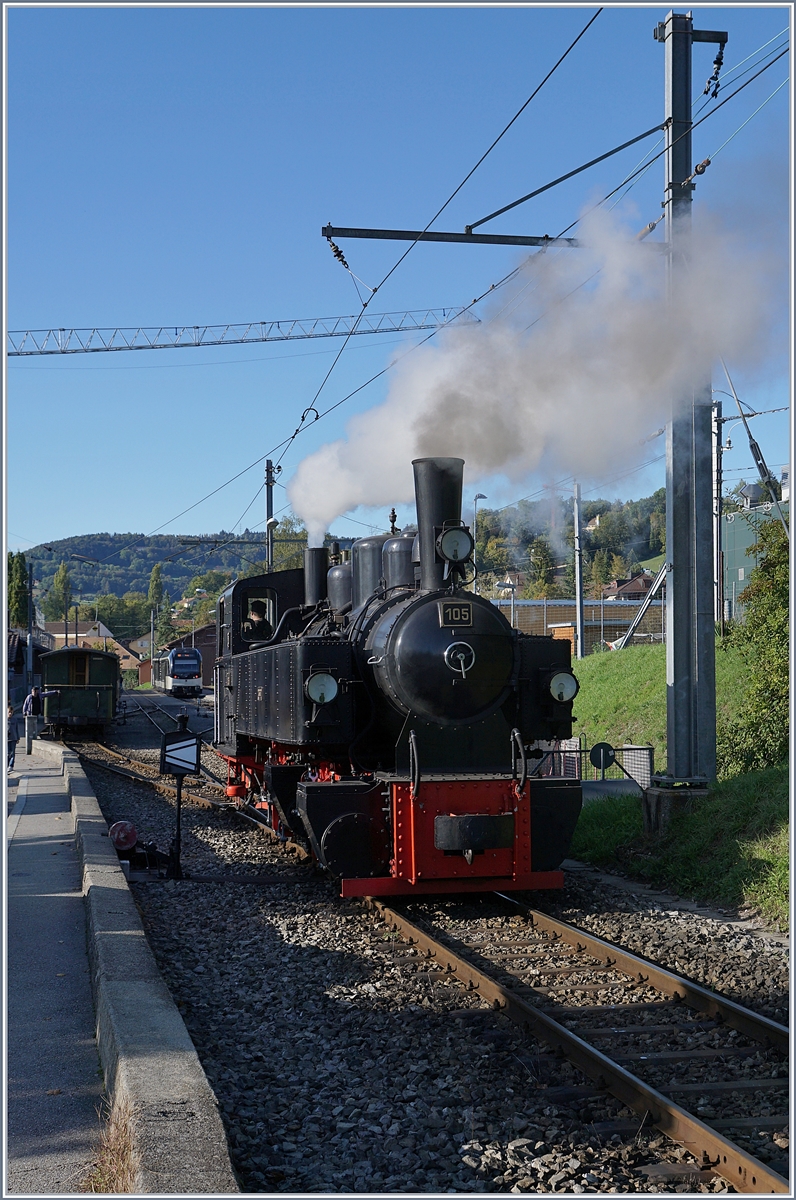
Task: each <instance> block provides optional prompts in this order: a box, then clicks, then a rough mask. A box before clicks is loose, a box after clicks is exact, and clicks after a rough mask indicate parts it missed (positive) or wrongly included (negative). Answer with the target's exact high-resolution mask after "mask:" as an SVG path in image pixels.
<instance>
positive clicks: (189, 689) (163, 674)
mask: <svg viewBox="0 0 796 1200" xmlns="http://www.w3.org/2000/svg"><path fill="white" fill-rule="evenodd" d="M152 686H153V688H155V690H156V691H158V692H165V693H166V695H167V696H201V694H202V655H201V654H200V652H199V651H198V650H197V649H196V648H195V647H194V646H178V647H176V648H175V649H174V650H164V651H163V653H162V654H159V655H158V656H157V657H156V658H155V659H154V661H153V663H152Z"/></svg>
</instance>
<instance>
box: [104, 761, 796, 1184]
mask: <svg viewBox="0 0 796 1200" xmlns="http://www.w3.org/2000/svg"><path fill="white" fill-rule="evenodd" d="M87 773H88V774H89V777H90V779H91V782H92V786H93V787H94V789H95V792H96V794H97V797H98V799H99V801H100V804H101V806H102V808H103V812H104V813H105V816H106V818H107V819H108V820H109V821H112V820H118V819H121V818H125V817H126V818H128V819H132V820H133V821H134V822H135V824H136V825H137V827H138V829H139V833H140V835H141V837H142V838H143V839H145V840H150V839H151V840H154V841H156V842H157V844H158V845H159V846H160V848H161V849H167V848H168V844H169V841H170V839H171V836H172V832H173V825H174V809H173V806H172V805H171V804H170V803H169V801H168V800H167V799H165V798H164V797H162V796H159V795H157V794H156V793H154V792H153V791H152V789H151V788H148V787H146V786H145V785H141V784H137V783H135V782H132V781H129V782H128V781H127V780H124V779H120V778H119V777H116V776H112V775H109V774H107V773H106V772H103V771H102V770H100V769H97V768H92V767H88V768H87ZM183 866H184V867H185V868H186V869H187V870H188V871H191V870H193V871H195V872H197V873H198V872H200V871H201V872H209V871H216V872H217V871H218V870H219V869H220V868H222V867H227V868H229V869H230V870H234V871H235V872H243V873H245V872H246V871H253V870H262V871H267V873H268V874H273V873H274V872H278V871H284V872H286V873H290V874H295V872H296V863H295V860H294V859H293V858H292V857H290V856H287V857H286V856H285V855H284V852H283V851H281V850H280V849H279V848H278V847H276V846H274V845H273V844H272V843H271V841H270V839H269V838H268V837H267V836H265V835H264V834H263V833H262V832H261V831H260V830H258V829H256V828H255V827H254V826H252V825H249V824H247V823H244V822H243V821H242V820H241V818H239V817H237V816H236V815H234V814H229V813H221V814H215V813H208V812H207V811H206V810H201V809H197V808H194V807H193V806H191V805H186V806H184V809H183ZM132 890H133V893H134V895H135V898H136V902H137V904H138V906H139V908H140V910H141V913H142V916H143V920H144V924H145V928H146V930H147V935H148V937H149V939H150V943H151V945H152V948H153V950H154V953H155V955H156V958H157V960H158V963H159V966H160V969H161V971H162V973H163V975H164V978H165V979H166V982H167V983H168V986H169V988H170V989H171V991H172V994H173V995H174V997H175V1000H176V1002H177V1004H178V1006H179V1008H180V1010H181V1012H182V1013H183V1016H184V1018H185V1021H186V1024H187V1026H188V1029H189V1031H190V1033H191V1036H192V1038H193V1040H194V1043H195V1045H196V1047H197V1050H198V1052H199V1056H200V1058H201V1060H202V1062H203V1065H204V1067H205V1070H206V1072H207V1075H208V1078H209V1079H210V1082H211V1085H212V1086H213V1088H214V1090H215V1092H216V1095H217V1097H218V1099H219V1102H220V1106H221V1111H222V1114H223V1117H224V1121H225V1124H226V1128H227V1132H228V1136H229V1140H230V1146H231V1151H232V1157H233V1162H234V1164H235V1167H236V1169H237V1171H238V1172H239V1175H240V1178H241V1181H242V1187H243V1189H244V1190H245V1191H249V1192H262V1191H271V1192H283V1191H284V1192H288V1191H289V1192H299V1193H301V1192H354V1193H365V1192H371V1193H372V1192H384V1191H398V1192H407V1191H412V1192H443V1193H444V1192H458V1191H477V1192H482V1191H496V1192H514V1193H518V1192H532V1193H540V1192H550V1191H565V1192H576V1193H580V1192H598V1191H599V1192H620V1193H627V1192H653V1193H659V1192H661V1191H689V1192H694V1191H712V1192H725V1191H728V1190H730V1189H729V1188H728V1187H727V1185H726V1184H725V1183H724V1182H722V1181H721V1180H710V1181H703V1180H700V1179H698V1178H696V1179H693V1178H691V1181H690V1182H685V1180H688V1179H689V1176H688V1166H687V1164H688V1162H689V1161H690V1160H689V1158H688V1156H687V1155H686V1154H685V1153H684V1152H683V1151H681V1150H680V1149H679V1148H678V1147H676V1146H674V1145H673V1144H672V1143H670V1142H669V1141H668V1139H665V1138H663V1137H662V1136H660V1135H657V1134H656V1133H655V1131H654V1130H653V1131H652V1132H651V1134H650V1135H648V1134H647V1133H646V1132H642V1133H641V1134H640V1135H639V1136H638V1137H637V1138H635V1139H633V1138H631V1139H630V1140H628V1141H624V1140H621V1139H620V1138H619V1137H618V1136H617V1135H613V1137H610V1138H609V1137H605V1136H604V1137H602V1138H601V1137H599V1136H598V1135H597V1134H596V1132H595V1129H594V1123H595V1122H599V1121H603V1120H608V1119H611V1118H614V1117H617V1116H624V1117H630V1114H629V1113H628V1112H627V1110H624V1109H623V1108H622V1106H621V1105H620V1104H619V1102H618V1101H616V1100H614V1099H613V1098H611V1097H607V1098H597V1099H596V1100H595V1099H591V1100H589V1101H588V1103H586V1102H584V1101H581V1100H578V1101H575V1102H573V1103H572V1104H563V1103H558V1104H556V1103H551V1102H550V1100H549V1097H548V1098H546V1096H545V1092H546V1089H547V1088H548V1087H550V1086H561V1085H565V1084H572V1083H578V1082H582V1078H581V1077H579V1076H578V1074H577V1073H576V1072H575V1070H574V1069H573V1068H571V1067H569V1066H568V1065H567V1064H562V1063H561V1062H560V1061H558V1060H556V1059H555V1058H553V1056H552V1055H547V1054H545V1053H544V1051H543V1049H542V1050H541V1051H540V1048H539V1047H538V1045H536V1044H535V1043H533V1042H529V1041H528V1040H527V1039H526V1038H525V1037H524V1035H523V1034H521V1033H520V1032H519V1031H518V1030H517V1029H516V1027H515V1026H513V1025H512V1024H511V1023H510V1022H509V1021H508V1020H507V1019H506V1018H504V1017H502V1016H500V1015H499V1014H496V1013H494V1012H493V1011H491V1010H490V1009H486V1008H484V1007H483V1006H482V1004H481V1002H480V1001H479V1000H478V998H477V997H476V996H475V995H473V994H472V993H468V992H467V991H465V990H464V989H463V988H462V987H461V986H460V985H459V984H457V983H455V982H454V981H451V980H449V979H447V978H446V977H445V976H443V975H442V974H441V973H438V972H437V971H435V970H434V968H433V966H429V965H428V964H427V963H426V962H425V961H423V962H422V963H420V960H419V959H418V957H417V955H415V954H413V953H412V952H411V951H410V950H409V948H408V947H407V946H406V945H405V944H403V943H400V942H396V939H395V937H394V935H393V934H392V933H390V932H389V931H388V930H387V929H386V928H385V927H384V925H383V924H379V923H378V922H376V921H374V919H373V918H372V917H371V916H369V915H368V914H367V913H365V912H364V911H363V910H362V909H361V908H360V907H359V906H358V905H357V904H356V903H353V902H349V901H343V900H340V899H339V898H338V897H337V895H336V892H335V889H334V887H333V886H332V885H331V884H330V883H329V882H326V881H325V880H318V881H317V882H315V883H313V884H311V885H310V886H302V887H294V886H290V885H285V886H276V887H269V888H265V887H257V886H254V885H246V884H232V885H226V884H224V885H221V884H194V883H190V882H188V883H182V884H174V883H165V882H163V883H150V884H133V885H132ZM535 899H536V903H537V904H539V903H540V897H538V896H537V897H536V898H535ZM545 899H547V897H545ZM588 900H589V897H587V896H584V895H581V894H579V893H578V892H577V891H575V892H573V891H572V889H571V888H570V887H568V889H567V892H566V893H565V896H564V897H563V898H562V900H561V901H560V903H561V905H562V907H563V908H564V909H566V911H567V912H568V914H569V916H570V918H571V919H573V920H574V919H576V916H577V919H579V920H581V919H582V920H583V921H584V924H585V923H586V919H587V918H588V920H589V921H591V922H593V923H594V924H593V926H592V927H594V928H595V930H596V926H597V924H598V923H599V920H600V919H601V914H602V919H603V920H604V921H606V922H608V923H610V922H611V921H613V923H614V924H613V929H614V934H616V931H617V930H619V932H621V934H622V937H621V938H617V940H623V941H624V942H625V944H630V943H629V940H628V939H629V938H630V936H631V930H632V929H635V928H636V921H637V920H638V921H639V925H638V936H639V937H643V936H645V929H647V926H645V925H644V922H646V923H647V925H648V923H649V922H650V921H652V922H653V923H654V922H657V926H656V927H657V928H659V929H660V930H661V931H663V930H664V928H665V921H666V919H667V916H666V914H664V913H658V914H655V913H648V912H642V913H637V912H635V910H633V909H632V908H626V907H624V906H623V905H624V903H625V901H624V900H623V901H622V903H621V904H620V902H619V901H617V899H616V897H613V898H612V897H610V896H608V895H601V896H599V897H594V898H592V901H591V904H589V903H587V901H588ZM578 906H579V907H578ZM495 913H496V915H494V916H493V917H491V919H490V921H491V924H493V925H494V926H495V927H496V928H497V927H498V926H500V925H502V924H505V923H506V922H510V921H513V920H515V918H513V917H507V916H505V915H497V913H498V910H497V909H495ZM606 914H608V915H606ZM620 927H621V928H620ZM685 927H688V928H689V929H690V926H689V925H688V922H686V925H685ZM599 932H602V933H605V934H606V936H611V935H610V933H609V930H608V928H607V926H606V927H604V928H602V929H600V930H599ZM661 935H662V934H661ZM672 942H673V943H674V945H675V947H676V949H677V951H678V953H679V955H680V957H681V958H682V957H683V955H684V954H686V950H687V951H688V954H691V952H692V949H693V961H694V962H695V963H696V962H697V961H699V962H703V963H704V966H705V969H713V970H715V971H716V972H718V973H719V975H720V976H721V977H724V978H726V977H728V972H729V971H730V969H732V970H733V971H734V972H735V976H736V977H738V978H739V979H741V978H744V979H746V977H745V976H744V963H745V961H746V960H744V959H741V958H738V957H737V956H736V955H735V949H736V947H735V944H734V943H733V941H732V938H731V937H730V935H729V934H728V935H727V936H726V937H724V936H722V937H720V938H718V939H716V942H715V945H714V944H713V939H712V936H708V937H707V938H706V940H705V942H704V944H703V942H702V941H700V938H699V934H698V931H697V928H696V925H694V928H693V936H692V937H689V939H688V946H687V947H684V946H683V945H682V944H681V940H680V938H679V935H678V937H676V938H674V939H670V944H672ZM644 945H645V947H646V949H645V950H644V952H645V953H650V954H651V953H653V950H652V947H651V945H650V943H649V941H647V942H645V943H644ZM655 953H657V950H656V951H655ZM700 955H701V957H700ZM728 958H733V959H734V962H733V966H732V968H730V967H729V966H728V961H727V960H728ZM750 959H751V956H750ZM687 961H689V962H690V961H692V960H691V959H688V960H687ZM419 963H420V965H418V964H419ZM711 963H712V966H711ZM672 965H674V964H672ZM684 965H685V964H684ZM760 965H761V963H760V961H759V960H758V961H757V962H754V961H750V964H749V969H750V971H751V972H752V975H751V976H750V977H749V979H747V980H746V983H745V984H744V986H746V987H747V990H748V991H749V992H750V993H751V992H752V991H754V988H755V986H756V985H755V984H754V979H753V973H754V972H755V971H756V970H757V968H758V967H759V966H760ZM739 986H741V984H739ZM786 1145H787V1142H786V1141H785V1142H784V1146H786ZM755 1149H756V1150H757V1151H758V1152H761V1151H762V1152H761V1157H763V1156H764V1154H765V1155H766V1156H767V1157H769V1158H782V1156H783V1152H784V1147H783V1141H782V1139H780V1141H779V1143H777V1142H776V1141H771V1142H769V1143H768V1145H767V1146H762V1147H761V1146H757V1147H755ZM663 1161H665V1162H667V1163H668V1164H672V1165H671V1166H670V1171H672V1170H673V1171H674V1172H675V1173H674V1174H673V1175H671V1174H670V1175H669V1176H667V1177H666V1178H665V1179H661V1178H660V1177H659V1175H657V1176H656V1175H655V1173H654V1169H653V1168H654V1166H655V1164H659V1163H661V1162H663ZM678 1164H679V1166H678ZM684 1164H686V1165H684ZM644 1168H647V1169H649V1170H651V1171H653V1175H652V1177H651V1178H649V1179H648V1178H647V1176H646V1174H645V1173H644ZM681 1168H682V1170H681ZM691 1170H692V1171H693V1164H691ZM678 1171H680V1173H679V1174H678V1173H677V1172H678Z"/></svg>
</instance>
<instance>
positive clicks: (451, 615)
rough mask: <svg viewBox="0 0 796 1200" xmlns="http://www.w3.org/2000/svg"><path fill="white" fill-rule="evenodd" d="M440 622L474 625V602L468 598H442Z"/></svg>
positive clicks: (441, 623) (442, 623)
mask: <svg viewBox="0 0 796 1200" xmlns="http://www.w3.org/2000/svg"><path fill="white" fill-rule="evenodd" d="M439 623H440V625H472V623H473V606H472V604H470V602H469V601H467V600H465V601H461V600H456V601H451V600H441V601H440V604H439Z"/></svg>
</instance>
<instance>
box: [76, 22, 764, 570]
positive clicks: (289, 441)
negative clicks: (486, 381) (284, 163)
mask: <svg viewBox="0 0 796 1200" xmlns="http://www.w3.org/2000/svg"><path fill="white" fill-rule="evenodd" d="M601 11H602V9H600V10H598V12H597V13H596V14H595V15H594V17H592V19H591V21H590V22H589V23H588V24H587V25H586V26H585V28H584V29H583V30H582V32H581V34H580V35H579V37H582V36H583V33H585V32H586V29H588V27H589V25H590V24H591V23H592V21H593V20H595V19H596V17H597V16H598V15H599V13H600V12H601ZM576 40H577V39H576ZM574 44H575V43H573V45H574ZM571 48H572V47H570V49H571ZM568 52H569V51H567V53H568ZM786 53H787V48H786V49H784V50H782V51H781V52H780V53H779V54H777V56H776V57H775V58H773V59H772V60H771V62H769V63H767V64H766V66H764V67H762V68H761V69H760V70H759V71H758V72H757V73H756V74H755V75H753V76H751V78H750V79H748V80H747V81H746V82H745V83H743V84H741V86H740V87H738V88H736V89H735V91H733V92H731V93H730V95H729V96H726V97H725V98H724V99H723V100H721V101H720V102H719V103H718V104H717V105H716V106H715V107H714V108H713V109H711V111H710V112H709V113H708V114H706V116H704V117H702V118H701V119H700V120H699V121H697V122H695V123H694V124H693V125H692V126H691V129H690V130H689V131H687V132H691V131H693V129H695V128H696V127H697V125H701V124H702V122H703V121H706V120H707V119H708V118H709V117H711V116H713V114H714V113H716V112H718V110H719V109H720V108H722V107H723V106H724V105H725V104H727V103H728V102H729V101H730V100H732V99H733V98H734V97H735V96H737V95H738V94H739V92H741V91H743V89H744V88H746V87H748V86H749V84H750V83H752V82H753V81H754V80H755V79H757V78H758V77H759V76H760V75H762V74H763V73H764V72H765V71H767V70H768V69H769V67H771V66H773V65H774V63H775V62H777V61H778V60H779V59H780V58H782V57H783V55H784V54H786ZM563 57H566V55H564V56H563ZM561 61H563V58H562V60H561ZM556 65H558V64H556ZM553 69H555V68H553ZM546 78H549V75H548V76H547V77H546ZM544 82H545V81H544V80H543V83H544ZM540 86H541V85H540ZM537 91H538V89H537ZM532 98H533V97H530V98H529V101H530V99H532ZM526 104H527V102H526ZM518 115H519V114H518ZM515 119H516V118H515ZM507 128H508V127H507ZM504 132H505V131H504ZM685 136H686V135H685V134H681V137H685ZM676 140H678V141H679V138H678V139H676ZM665 152H666V151H665V150H664V151H661V153H659V154H657V155H656V156H655V158H656V159H657V158H660V157H661V154H663V153H665ZM479 161H483V158H482V159H481V160H479ZM654 161H655V159H653V160H651V162H654ZM651 162H650V163H648V164H647V166H650V165H651ZM478 165H479V164H476V167H477V166H478ZM475 169H476V168H473V170H475ZM643 169H644V170H646V169H647V168H646V167H645V168H643ZM639 173H640V171H637V172H635V174H639ZM471 174H472V172H471ZM468 178H469V176H468ZM632 178H633V176H632V175H631V176H628V177H626V178H625V179H624V180H623V181H622V183H620V184H619V185H618V187H616V188H614V189H613V190H612V191H611V192H609V193H608V195H607V196H605V197H604V198H603V199H602V200H601V201H600V202H599V203H598V204H596V205H594V206H593V208H598V207H599V206H600V204H604V203H605V201H606V200H608V199H610V198H611V196H613V195H614V194H615V193H616V192H617V191H619V190H620V189H621V188H622V187H624V186H625V184H626V183H628V182H629V181H630V180H631V179H632ZM463 182H466V180H465V181H463ZM461 186H462V185H460V187H461ZM458 190H459V189H457V191H458ZM455 194H456V193H453V195H455ZM452 198H453V196H451V199H452ZM449 202H450V201H448V202H447V203H449ZM440 211H442V210H440ZM588 211H589V212H590V211H592V209H589V210H588ZM585 215H587V214H583V215H582V216H581V217H578V218H577V219H576V220H575V221H573V222H572V223H571V224H570V225H568V226H567V228H566V229H564V230H563V231H562V232H561V233H560V234H559V235H558V236H559V237H562V236H563V235H564V234H565V233H567V232H569V230H570V229H572V228H573V227H574V226H575V225H577V224H579V222H580V221H581V220H582V219H583V216H585ZM433 219H436V218H433ZM430 224H431V223H429V225H430ZM428 227H429V226H427V227H426V228H428ZM415 244H416V242H413V243H412V246H414V245H415ZM412 246H410V247H409V250H411V249H412ZM408 252H409V251H408V250H407V251H406V252H405V253H404V254H403V255H402V256H401V258H400V259H399V260H398V263H396V264H395V266H394V267H393V268H392V269H391V271H390V272H389V274H391V273H392V271H394V270H395V269H396V267H397V266H398V265H399V263H400V262H401V261H403V259H404V258H405V257H406V254H407V253H408ZM526 261H527V260H526ZM523 266H524V264H521V265H520V266H518V267H516V268H514V270H512V271H510V272H508V273H507V274H506V275H505V276H503V278H502V279H501V280H499V281H498V282H497V283H495V284H493V285H492V286H491V287H489V288H488V289H487V290H486V291H485V292H483V293H482V294H481V296H479V297H476V299H475V300H474V301H473V303H472V304H471V305H468V306H467V309H466V310H465V311H467V310H469V309H470V308H472V307H473V305H475V304H476V303H478V302H479V301H480V300H482V299H484V297H485V296H487V295H488V294H489V292H491V291H493V290H495V289H496V288H498V287H502V286H503V285H504V284H505V283H507V282H508V281H509V280H510V279H512V278H513V277H514V276H515V275H517V274H518V273H519V272H520V271H521V270H522V267H523ZM387 278H388V276H385V278H384V279H383V280H382V284H383V283H384V282H385V280H386V279H387ZM586 282H588V281H587V280H586V281H584V284H582V285H581V286H585V283H586ZM382 284H379V285H378V286H379V287H380V286H382ZM575 290H577V289H575ZM362 313H364V306H363V310H362ZM361 316H362V314H360V317H359V318H358V320H359V319H361ZM355 328H356V324H355V325H354V326H352V330H351V332H349V334H348V336H347V337H346V340H345V342H344V343H343V345H342V346H341V348H340V350H339V351H338V353H337V355H336V357H335V360H334V362H333V363H332V365H331V367H330V368H329V371H328V372H327V374H326V376H325V377H324V380H323V382H322V384H321V388H319V390H318V392H317V393H316V396H315V399H317V397H318V395H320V391H321V389H322V387H323V386H324V385H325V382H326V380H327V379H328V378H329V375H330V374H331V372H332V370H333V369H334V366H335V365H336V363H337V361H338V360H339V358H340V354H341V353H342V351H343V350H344V349H345V346H346V345H347V344H348V341H349V340H350V337H351V335H352V333H353V330H354V329H355ZM440 328H445V326H444V325H443V326H440ZM438 332H439V330H433V331H432V332H431V333H430V334H429V336H428V337H426V338H423V339H422V340H421V341H420V342H419V343H417V344H416V345H415V346H413V347H411V349H410V350H409V351H407V353H411V352H412V351H414V350H416V349H418V348H419V347H420V346H422V345H424V344H425V343H426V342H428V341H429V340H430V339H431V338H432V337H435V336H436V334H437V333H438ZM403 357H405V356H404V355H402V356H400V357H399V358H398V359H397V360H394V361H393V362H392V363H390V364H388V366H387V367H385V368H384V369H383V370H381V371H378V372H377V373H376V374H375V375H373V376H371V377H370V378H369V379H368V380H366V381H365V382H364V383H363V384H361V385H360V386H359V387H357V388H355V389H354V390H353V391H352V392H349V393H348V395H347V396H345V397H343V399H341V400H339V401H337V402H336V403H335V404H333V405H330V406H329V407H328V408H327V409H325V410H324V411H323V412H322V413H318V412H317V410H316V409H315V408H314V400H313V403H312V404H311V405H310V406H309V407H308V408H307V409H305V412H304V414H303V415H302V422H301V424H300V425H299V426H298V427H297V429H296V430H295V431H294V433H293V434H291V435H290V436H289V437H288V438H286V439H284V440H283V441H282V442H280V443H278V444H277V445H276V446H274V447H273V448H272V449H271V450H269V451H267V452H266V453H265V454H263V455H261V456H260V457H259V458H257V459H255V460H254V462H252V463H250V464H249V466H248V467H244V468H243V470H241V471H239V472H238V473H237V474H236V475H234V476H232V478H231V479H229V480H227V481H226V482H225V483H223V484H220V485H219V486H218V487H217V488H214V489H213V491H212V492H209V493H208V494H207V495H205V496H203V497H202V498H201V499H200V500H197V501H196V502H195V503H194V504H192V505H189V506H188V507H187V508H185V509H183V510H182V512H180V513H178V514H177V515H176V516H174V517H172V518H170V520H168V521H165V522H164V523H163V524H162V525H160V526H158V528H157V529H154V530H152V532H151V533H150V534H147V535H143V536H142V537H141V538H139V539H137V540H136V541H135V542H133V543H130V545H129V546H127V547H123V548H122V549H131V548H132V547H133V546H135V545H138V544H139V543H140V542H141V541H143V540H145V538H146V537H151V536H152V535H153V534H154V533H158V532H159V531H160V530H161V529H164V528H165V527H166V525H170V524H171V523H172V522H173V521H177V520H179V518H180V517H182V516H185V514H186V513H188V512H190V511H192V509H194V508H197V507H198V506H199V505H200V504H203V503H204V502H205V501H206V500H209V499H210V498H211V497H212V496H214V495H216V494H217V492H219V491H221V490H222V489H223V488H225V487H227V486H229V484H231V483H234V482H235V480H236V479H239V478H240V477H241V475H244V474H246V472H247V471H250V470H251V469H252V468H253V467H255V466H257V464H258V463H260V462H263V461H264V460H265V459H266V458H268V457H269V456H270V455H271V454H274V453H275V452H276V450H278V449H282V448H283V447H284V449H283V452H282V454H281V455H280V461H281V458H283V457H284V454H285V453H286V452H287V449H288V448H289V446H290V444H292V442H293V441H295V439H296V437H297V436H298V435H299V433H300V432H302V430H303V428H304V418H305V416H306V414H307V413H308V412H310V411H315V413H316V417H315V420H320V419H321V418H322V417H324V416H326V415H327V414H328V413H330V412H333V411H334V410H335V409H337V408H339V407H340V406H341V405H342V404H344V403H345V402H346V401H347V400H350V399H351V397H352V396H355V395H356V394H357V393H358V392H360V391H362V390H363V388H365V387H367V386H369V384H371V383H373V382H374V381H375V380H376V379H378V378H380V377H381V376H382V375H384V374H385V373H386V372H387V371H388V370H390V369H391V367H392V366H394V365H395V362H397V361H400V360H401V358H403ZM118 553H121V551H114V552H113V554H111V555H108V556H107V558H112V557H115V555H116V554H118ZM107 558H106V559H102V560H100V561H102V562H105V561H107Z"/></svg>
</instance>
